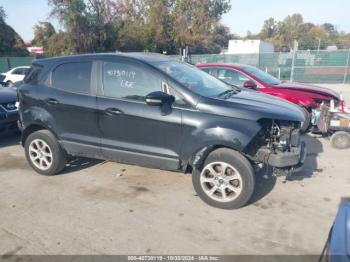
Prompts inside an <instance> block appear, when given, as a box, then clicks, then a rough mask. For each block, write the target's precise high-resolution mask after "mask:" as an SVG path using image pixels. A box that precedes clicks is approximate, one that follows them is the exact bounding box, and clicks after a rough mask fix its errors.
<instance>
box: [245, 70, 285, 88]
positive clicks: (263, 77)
mask: <svg viewBox="0 0 350 262" xmlns="http://www.w3.org/2000/svg"><path fill="white" fill-rule="evenodd" d="M243 69H244V70H245V71H247V72H248V73H251V74H252V75H254V76H255V77H256V78H258V79H259V80H260V81H261V82H264V83H266V84H268V85H273V86H275V85H279V84H281V81H280V80H278V79H277V78H276V77H273V76H272V75H269V74H268V73H265V72H264V71H261V70H260V69H258V68H255V67H250V66H245V67H243Z"/></svg>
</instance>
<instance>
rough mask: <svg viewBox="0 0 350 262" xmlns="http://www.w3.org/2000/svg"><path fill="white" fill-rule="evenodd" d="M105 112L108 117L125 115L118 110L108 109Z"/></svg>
mask: <svg viewBox="0 0 350 262" xmlns="http://www.w3.org/2000/svg"><path fill="white" fill-rule="evenodd" d="M105 111H106V113H107V114H108V115H115V116H116V115H122V114H124V112H123V111H122V110H120V109H118V108H107V109H106V110H105Z"/></svg>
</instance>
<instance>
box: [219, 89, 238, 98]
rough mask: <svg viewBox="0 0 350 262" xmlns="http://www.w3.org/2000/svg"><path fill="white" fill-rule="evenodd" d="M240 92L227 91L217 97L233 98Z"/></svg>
mask: <svg viewBox="0 0 350 262" xmlns="http://www.w3.org/2000/svg"><path fill="white" fill-rule="evenodd" d="M239 92H240V91H238V90H234V89H229V90H226V91H224V92H222V93H220V94H218V96H217V97H224V98H229V97H231V96H232V95H235V94H237V93H239Z"/></svg>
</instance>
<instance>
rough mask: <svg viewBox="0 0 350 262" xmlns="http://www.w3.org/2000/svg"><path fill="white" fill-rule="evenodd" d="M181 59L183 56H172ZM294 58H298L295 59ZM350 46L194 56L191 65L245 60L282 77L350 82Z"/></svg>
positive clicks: (246, 62)
mask: <svg viewBox="0 0 350 262" xmlns="http://www.w3.org/2000/svg"><path fill="white" fill-rule="evenodd" d="M172 58H173V59H175V60H181V56H172ZM293 60H294V61H293ZM349 60H350V49H349V50H338V51H323V50H322V51H297V52H296V54H295V55H294V54H293V53H261V54H241V55H229V54H219V55H218V54H209V55H191V56H189V57H188V58H187V61H188V62H189V63H191V64H194V65H196V64H202V63H241V64H248V65H252V66H255V67H258V68H260V69H262V70H264V71H266V72H268V73H269V74H271V75H273V76H275V77H277V78H279V79H281V80H289V81H296V82H303V83H350V64H349Z"/></svg>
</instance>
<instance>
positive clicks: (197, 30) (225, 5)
mask: <svg viewBox="0 0 350 262" xmlns="http://www.w3.org/2000/svg"><path fill="white" fill-rule="evenodd" d="M230 8H231V6H230V4H229V1H227V0H177V1H175V3H174V8H173V12H172V14H173V21H174V27H173V31H172V34H173V36H174V42H175V44H176V46H177V47H184V46H189V48H190V52H191V53H206V52H217V51H219V49H220V47H219V46H218V45H217V44H216V43H215V42H213V39H214V38H215V37H213V36H214V34H215V31H217V30H216V29H217V27H218V26H219V21H220V19H221V16H222V15H223V14H224V13H226V12H228V11H229V10H230Z"/></svg>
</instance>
